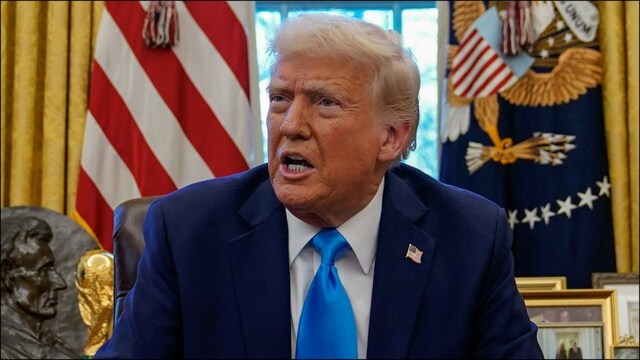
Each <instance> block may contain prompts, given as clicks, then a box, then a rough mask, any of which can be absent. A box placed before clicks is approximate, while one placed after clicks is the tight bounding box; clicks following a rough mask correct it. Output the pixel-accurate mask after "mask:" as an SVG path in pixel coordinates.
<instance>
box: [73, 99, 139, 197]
mask: <svg viewBox="0 0 640 360" xmlns="http://www.w3.org/2000/svg"><path fill="white" fill-rule="evenodd" d="M84 136H85V138H86V139H91V141H92V144H91V145H92V146H84V147H83V149H82V160H81V165H82V168H83V169H84V171H85V172H86V173H87V175H88V176H89V177H90V178H91V180H93V182H94V183H95V184H96V187H97V188H98V190H99V191H100V194H101V195H102V197H103V198H104V199H105V201H106V202H107V203H108V204H109V206H110V207H111V208H112V209H115V207H116V206H118V205H119V204H120V203H122V202H123V201H125V200H129V199H132V198H135V197H140V190H138V186H137V185H136V180H135V178H134V177H133V174H131V171H129V168H128V167H127V164H125V163H124V161H122V158H121V157H120V155H118V152H117V151H116V150H115V149H114V148H113V146H111V143H110V142H109V139H107V137H106V135H105V134H104V132H103V131H102V128H100V126H99V125H98V123H97V122H96V119H95V118H94V117H93V115H92V114H91V112H87V120H86V124H85V135H84Z"/></svg>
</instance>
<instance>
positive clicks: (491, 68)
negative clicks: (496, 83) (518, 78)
mask: <svg viewBox="0 0 640 360" xmlns="http://www.w3.org/2000/svg"><path fill="white" fill-rule="evenodd" d="M502 64H504V62H503V61H502V60H501V59H500V57H498V58H496V59H495V60H494V61H492V62H491V63H489V64H487V65H486V66H485V69H484V71H482V72H481V73H480V74H479V76H478V77H477V79H476V80H475V81H474V83H473V84H472V86H471V90H470V93H471V94H476V93H478V92H479V91H480V90H481V89H480V86H482V84H484V82H485V81H486V80H487V79H488V78H489V77H490V76H491V75H493V73H494V72H495V71H496V69H498V68H499V67H500V66H501V65H502ZM507 70H508V69H507ZM485 89H486V87H485Z"/></svg>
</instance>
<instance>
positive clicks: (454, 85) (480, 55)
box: [453, 45, 491, 88]
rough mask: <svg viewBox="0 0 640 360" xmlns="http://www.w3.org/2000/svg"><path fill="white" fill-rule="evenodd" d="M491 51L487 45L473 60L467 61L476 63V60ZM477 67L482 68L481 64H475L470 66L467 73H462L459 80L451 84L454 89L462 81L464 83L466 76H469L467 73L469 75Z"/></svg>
mask: <svg viewBox="0 0 640 360" xmlns="http://www.w3.org/2000/svg"><path fill="white" fill-rule="evenodd" d="M490 49H491V47H489V45H487V46H486V47H484V48H483V49H482V51H480V52H479V53H477V54H476V56H475V57H474V58H473V59H469V61H471V62H473V61H477V60H478V59H480V58H482V56H483V55H484V54H485V53H486V52H487V51H489V50H490ZM478 66H483V64H480V63H475V64H473V66H470V67H469V68H468V69H467V71H465V72H464V74H463V75H462V76H461V77H460V79H458V81H457V82H456V83H454V84H453V87H454V88H457V87H458V86H460V83H462V82H463V81H465V80H466V79H467V76H469V73H471V72H472V71H473V70H474V69H475V68H477V67H478Z"/></svg>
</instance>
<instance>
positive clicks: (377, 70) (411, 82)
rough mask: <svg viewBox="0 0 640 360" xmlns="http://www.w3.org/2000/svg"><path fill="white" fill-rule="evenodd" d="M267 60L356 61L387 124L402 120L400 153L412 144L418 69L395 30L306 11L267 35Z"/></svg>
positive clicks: (416, 117) (417, 117)
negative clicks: (405, 136)
mask: <svg viewBox="0 0 640 360" xmlns="http://www.w3.org/2000/svg"><path fill="white" fill-rule="evenodd" d="M269 53H270V55H272V59H273V64H272V67H271V73H272V75H273V71H274V69H275V65H276V64H277V63H278V61H279V60H280V59H281V58H282V57H284V56H286V55H299V54H302V55H312V56H327V57H335V58H338V59H347V60H349V61H352V62H355V63H357V64H361V65H362V66H363V68H364V69H367V70H368V71H369V72H370V73H371V74H372V75H373V76H372V84H371V91H372V96H373V99H374V102H375V103H376V106H378V108H379V110H380V113H379V114H378V116H377V117H378V120H380V121H382V122H383V123H385V124H388V125H396V124H401V123H408V124H410V126H411V132H410V138H409V142H408V143H407V146H406V148H405V149H403V151H402V154H401V158H403V159H404V158H406V157H407V156H408V155H409V152H410V151H412V150H415V147H416V132H417V128H418V123H419V121H420V113H419V110H418V91H419V90H420V72H419V70H418V66H417V65H416V63H415V61H414V58H413V55H412V54H411V52H410V51H409V50H408V49H405V48H404V47H403V45H402V38H401V37H400V34H398V33H397V32H395V31H393V30H389V31H386V30H384V29H382V28H381V27H379V26H377V25H374V24H372V23H369V22H366V21H362V20H358V19H352V18H348V17H344V16H337V15H329V14H320V13H307V14H302V15H299V16H296V17H294V18H291V19H288V20H287V21H286V22H285V23H284V24H283V25H282V26H281V28H280V30H279V31H278V32H277V34H276V35H275V36H274V37H273V38H272V39H271V41H270V46H269Z"/></svg>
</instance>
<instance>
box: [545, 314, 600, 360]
mask: <svg viewBox="0 0 640 360" xmlns="http://www.w3.org/2000/svg"><path fill="white" fill-rule="evenodd" d="M602 332H603V325H602V322H595V323H587V322H585V323H555V324H540V325H538V343H539V344H540V348H541V349H542V353H543V354H544V358H545V359H604V358H605V351H604V343H603V336H602Z"/></svg>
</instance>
